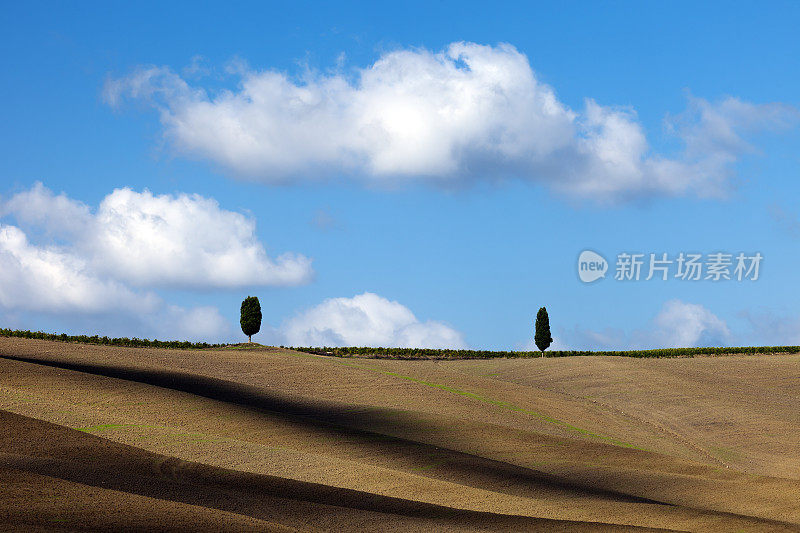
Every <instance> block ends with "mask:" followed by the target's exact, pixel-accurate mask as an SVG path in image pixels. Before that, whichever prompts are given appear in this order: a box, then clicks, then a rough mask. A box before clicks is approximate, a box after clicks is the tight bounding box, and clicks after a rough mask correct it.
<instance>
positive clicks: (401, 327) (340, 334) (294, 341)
mask: <svg viewBox="0 0 800 533" xmlns="http://www.w3.org/2000/svg"><path fill="white" fill-rule="evenodd" d="M280 332H281V335H282V336H283V338H284V339H285V342H286V344H288V345H290V346H378V347H380V346H383V347H413V348H421V347H424V348H464V347H466V344H465V342H464V339H463V338H462V335H461V333H459V332H458V331H456V330H454V329H452V328H450V327H449V326H447V325H445V324H443V323H441V322H434V321H428V322H420V321H419V320H418V319H417V318H416V317H415V316H414V314H413V313H412V312H411V310H410V309H408V308H407V307H405V306H403V305H402V304H400V303H398V302H393V301H390V300H387V299H386V298H382V297H380V296H378V295H377V294H373V293H370V292H365V293H364V294H359V295H357V296H354V297H353V298H330V299H328V300H325V301H323V302H322V303H321V304H319V305H317V306H316V307H312V308H311V309H308V310H306V311H304V312H302V313H300V314H298V315H297V316H295V317H293V318H291V319H289V320H287V321H285V322H284V324H283V326H282V327H281V328H280Z"/></svg>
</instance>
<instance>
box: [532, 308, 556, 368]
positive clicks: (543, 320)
mask: <svg viewBox="0 0 800 533" xmlns="http://www.w3.org/2000/svg"><path fill="white" fill-rule="evenodd" d="M533 341H534V342H535V343H536V347H537V348H539V350H540V351H541V352H542V357H544V351H545V350H546V349H547V348H548V347H549V346H550V343H551V342H553V338H552V337H551V336H550V317H548V316H547V309H545V308H544V307H541V308H540V309H539V312H538V313H536V333H535V334H534V336H533Z"/></svg>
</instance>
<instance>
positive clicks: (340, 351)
mask: <svg viewBox="0 0 800 533" xmlns="http://www.w3.org/2000/svg"><path fill="white" fill-rule="evenodd" d="M291 349H292V350H297V351H299V352H306V353H313V354H319V355H332V356H334V357H375V358H386V359H494V358H498V357H539V356H540V355H541V352H522V351H521V352H512V351H490V350H438V349H432V348H358V347H348V348H328V347H322V348H311V347H309V348H305V347H299V348H297V347H292V348H291ZM780 353H800V346H742V347H732V346H725V347H720V348H658V349H655V350H619V351H613V350H602V351H596V352H593V351H588V350H585V351H579V350H561V351H558V350H556V351H551V352H547V354H546V356H547V357H570V356H576V355H616V356H620V357H692V356H695V355H734V354H745V355H755V354H759V355H769V354H780Z"/></svg>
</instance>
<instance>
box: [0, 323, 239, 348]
mask: <svg viewBox="0 0 800 533" xmlns="http://www.w3.org/2000/svg"><path fill="white" fill-rule="evenodd" d="M0 336H2V337H19V338H22V339H43V340H48V341H62V342H82V343H85V344H102V345H104V346H132V347H136V348H178V349H184V350H185V349H191V348H194V349H197V348H218V347H220V346H225V345H224V344H209V343H207V342H189V341H159V340H155V339H154V340H152V341H151V340H149V339H137V338H136V337H134V338H132V339H129V338H128V337H113V338H111V337H99V336H97V335H91V336H89V335H67V334H66V333H61V334H60V335H59V334H57V333H44V332H42V331H28V330H20V329H5V328H0Z"/></svg>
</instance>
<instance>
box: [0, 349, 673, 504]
mask: <svg viewBox="0 0 800 533" xmlns="http://www.w3.org/2000/svg"><path fill="white" fill-rule="evenodd" d="M0 358H1V359H8V360H13V361H19V362H24V363H32V364H37V365H43V366H48V367H54V368H61V369H65V370H72V371H77V372H83V373H88V374H93V375H97V376H105V377H110V378H115V379H121V380H126V381H133V382H138V383H143V384H147V385H151V386H156V387H162V388H166V389H171V390H175V391H180V392H185V393H190V394H194V395H197V396H201V397H204V398H209V399H212V400H216V401H221V402H225V403H229V404H233V405H237V406H241V407H246V408H251V409H257V410H261V411H266V412H268V413H269V414H270V415H273V416H278V417H280V418H281V419H283V420H286V421H288V422H290V423H291V424H295V425H302V426H304V427H308V428H312V429H313V430H315V431H322V432H325V433H328V434H330V435H331V436H333V437H344V438H347V439H350V440H357V441H358V442H359V443H360V444H362V445H368V446H370V447H371V448H372V449H373V450H375V451H377V452H379V453H381V454H382V455H385V456H389V457H392V456H394V457H398V456H401V457H412V458H423V457H431V456H436V457H437V458H440V459H442V463H443V467H442V468H440V469H438V471H437V472H436V474H437V476H436V477H437V478H438V479H448V478H449V479H450V480H452V481H454V482H457V483H458V482H460V481H461V480H464V479H468V480H469V484H470V485H473V486H481V484H482V483H485V484H490V485H491V486H492V488H491V489H490V490H494V491H495V492H498V491H499V492H502V491H503V489H502V488H500V489H498V488H497V487H503V486H505V485H508V484H509V482H511V483H512V484H515V485H517V487H516V488H513V489H511V490H510V491H509V493H510V494H514V495H517V496H520V495H525V494H521V493H520V486H522V487H525V488H526V489H527V491H528V495H532V496H538V495H539V494H540V493H538V494H537V489H538V490H541V489H543V488H546V489H549V490H561V491H565V492H569V493H571V494H575V495H579V496H583V497H590V498H591V497H593V498H600V499H605V500H609V501H617V502H628V503H650V504H659V505H667V506H671V505H673V504H670V503H666V502H661V501H657V500H652V499H648V498H643V497H639V496H634V495H630V494H627V493H623V492H618V491H614V490H608V489H603V488H597V487H592V486H591V485H590V484H591V482H589V483H587V484H586V485H584V484H580V483H575V482H572V481H570V480H567V479H564V478H560V477H558V476H555V475H552V474H548V473H546V472H541V471H539V470H535V469H531V468H526V467H522V466H518V465H515V464H512V463H506V462H502V461H497V460H493V459H487V458H484V457H480V456H476V455H471V454H467V453H463V452H459V451H456V450H451V449H443V448H441V447H439V446H434V445H430V444H425V443H422V442H418V441H415V440H411V439H407V438H400V437H394V436H391V435H386V434H383V433H378V432H375V431H370V430H367V429H359V428H365V427H366V428H376V427H391V429H392V430H393V432H397V433H399V434H413V432H414V431H419V427H418V426H417V427H415V426H414V424H413V422H410V421H399V420H397V419H396V417H392V418H391V419H390V418H389V417H386V416H382V415H381V413H380V412H375V411H361V410H359V411H356V410H353V408H352V407H347V406H342V405H341V404H335V403H332V402H327V403H325V402H315V401H308V400H299V399H290V398H286V397H282V396H278V395H274V394H270V393H269V391H265V390H264V389H262V388H258V387H254V386H249V385H243V384H240V383H235V382H232V381H226V380H222V379H217V378H212V377H207V376H199V375H195V374H189V373H184V372H176V371H166V370H148V369H141V368H131V367H118V366H108V365H96V364H89V363H75V362H69V361H62V360H57V359H45V358H34V357H20V356H14V355H0ZM443 470H444V471H443ZM414 473H416V474H418V475H422V476H425V475H426V472H425V471H415V472H414ZM476 482H477V483H476ZM481 482H482V483H481Z"/></svg>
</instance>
